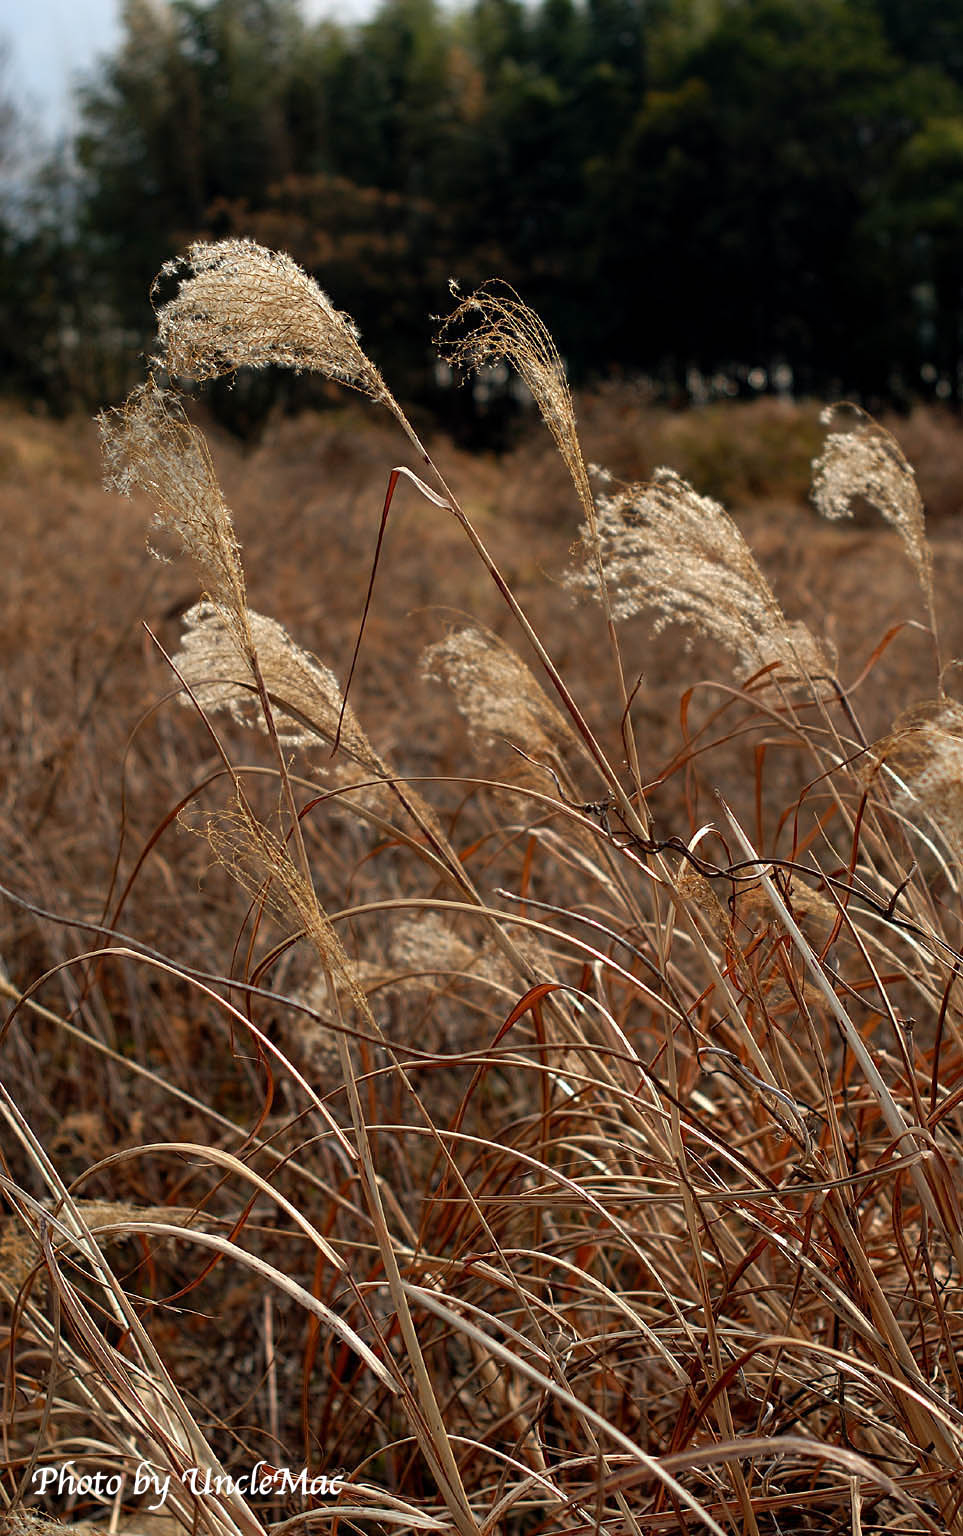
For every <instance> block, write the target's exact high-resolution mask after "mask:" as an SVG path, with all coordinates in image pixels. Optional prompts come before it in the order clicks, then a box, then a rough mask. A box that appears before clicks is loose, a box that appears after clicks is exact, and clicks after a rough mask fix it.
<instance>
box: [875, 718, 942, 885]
mask: <svg viewBox="0 0 963 1536" xmlns="http://www.w3.org/2000/svg"><path fill="white" fill-rule="evenodd" d="M872 755H873V758H874V759H875V762H876V763H877V765H879V766H880V767H883V766H885V768H887V769H889V773H888V774H887V775H886V777H887V780H888V781H889V783H890V784H892V782H893V779H894V778H895V781H896V797H895V798H896V804H897V807H898V808H899V809H900V810H901V811H903V812H905V813H906V815H907V816H908V818H909V820H910V821H911V822H916V823H918V822H919V818H920V812H921V811H922V813H923V815H924V816H926V817H928V818H929V819H930V821H931V822H932V823H933V825H934V826H935V827H936V828H937V830H938V831H939V832H940V834H941V836H942V838H943V840H944V842H945V844H946V846H947V848H948V849H949V850H950V853H951V854H952V855H953V857H954V858H955V859H957V860H963V704H960V703H958V702H957V701H956V700H955V699H947V698H944V699H939V700H935V701H934V702H932V703H929V704H921V705H918V706H917V707H916V708H915V709H912V710H909V711H908V712H907V713H906V714H905V715H903V716H901V718H900V719H899V720H897V721H896V723H895V725H894V727H893V729H892V731H891V732H890V734H889V735H888V736H887V737H885V738H884V740H882V741H880V742H878V743H877V744H876V746H875V747H874V749H873V754H872Z"/></svg>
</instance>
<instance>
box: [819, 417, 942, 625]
mask: <svg viewBox="0 0 963 1536" xmlns="http://www.w3.org/2000/svg"><path fill="white" fill-rule="evenodd" d="M843 411H845V412H846V413H847V414H848V415H850V416H851V417H852V419H853V425H852V427H851V428H850V430H849V431H846V432H831V433H830V434H829V436H828V437H827V439H826V444H825V447H824V448H823V451H822V454H821V455H820V457H819V458H818V459H816V460H815V461H814V463H813V488H812V499H813V503H814V505H815V507H816V509H817V510H818V511H819V512H821V513H822V515H823V517H828V518H840V517H851V516H852V513H853V505H854V503H855V502H856V501H858V500H859V499H860V498H862V499H863V500H864V501H868V502H869V504H870V505H871V506H873V507H875V508H876V510H877V511H878V512H879V513H880V515H881V516H882V517H884V518H885V519H886V521H887V522H888V523H891V524H892V525H893V527H894V528H895V529H896V531H897V533H898V534H899V536H900V538H901V539H902V540H903V544H904V545H905V547H906V553H907V555H908V557H909V560H910V563H911V564H912V566H913V569H914V570H915V571H916V574H917V577H918V579H919V583H920V586H921V587H922V589H923V594H924V596H925V598H926V601H927V605H928V606H929V608H930V610H931V611H932V607H933V560H932V555H931V552H930V547H929V543H928V542H927V538H926V522H925V518H924V514H923V501H922V498H921V496H920V493H919V487H918V485H917V483H916V475H915V473H914V471H913V467H912V465H911V464H909V463H908V462H907V459H906V456H905V454H904V453H903V450H902V448H901V447H900V445H899V443H898V442H897V441H896V439H895V437H893V436H892V434H891V433H889V432H887V431H886V429H885V428H884V427H881V426H880V425H879V423H878V422H876V421H874V420H873V418H872V417H871V416H868V415H867V414H866V412H865V411H863V410H861V409H860V408H859V406H855V405H847V406H830V407H828V408H827V409H826V410H825V411H824V412H823V414H822V421H823V422H824V424H825V425H827V426H828V425H830V424H831V423H832V422H834V421H835V420H836V418H837V416H839V415H840V413H841V412H843Z"/></svg>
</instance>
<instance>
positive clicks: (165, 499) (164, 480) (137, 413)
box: [99, 379, 251, 655]
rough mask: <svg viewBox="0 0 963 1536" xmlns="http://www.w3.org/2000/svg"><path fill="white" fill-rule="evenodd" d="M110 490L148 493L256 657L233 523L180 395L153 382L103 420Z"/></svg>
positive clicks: (161, 524) (233, 629) (160, 518)
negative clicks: (248, 621) (248, 623)
mask: <svg viewBox="0 0 963 1536" xmlns="http://www.w3.org/2000/svg"><path fill="white" fill-rule="evenodd" d="M99 424H100V435H101V443H102V447H103V456H104V466H105V485H106V486H107V488H108V489H109V490H115V491H119V492H120V494H121V495H124V496H129V495H130V493H131V491H133V490H134V489H139V490H142V491H145V492H146V493H147V495H148V496H149V497H150V498H151V500H152V501H153V503H154V506H155V513H154V520H155V522H156V524H157V525H158V527H162V528H167V529H169V530H170V531H171V532H172V533H175V534H176V535H177V536H178V537H179V539H180V540H181V543H182V544H183V546H184V548H185V550H186V551H187V553H188V554H189V555H191V556H192V558H193V559H194V561H195V562H196V564H197V566H198V569H199V571H200V575H201V580H202V582H203V584H204V587H205V588H206V590H207V592H208V593H209V595H210V598H211V600H212V602H213V603H214V605H215V606H216V608H217V610H218V612H219V613H220V614H221V616H222V618H223V620H224V622H225V624H226V625H227V626H229V628H230V629H231V632H232V633H233V634H234V635H235V636H236V638H237V641H238V643H239V644H240V645H241V647H242V650H243V651H244V653H245V654H248V655H249V654H250V644H251V640H250V631H249V629H248V625H247V598H246V593H245V586H244V572H243V569H242V567H241V553H240V548H239V546H238V542H237V539H236V538H235V535H234V525H233V522H232V520H231V514H230V511H229V510H228V508H227V506H226V504H225V502H224V498H223V496H222V494H221V488H220V486H219V485H218V483H217V476H216V475H215V473H214V466H213V464H212V463H211V456H210V454H209V452H208V449H207V444H206V442H205V441H204V437H203V435H202V433H200V432H198V431H197V429H196V428H195V427H192V426H191V424H190V422H189V421H188V419H187V417H186V415H185V414H184V408H183V406H182V405H181V403H180V401H179V400H178V398H177V396H176V395H174V394H172V393H171V392H170V391H169V390H164V389H161V388H160V387H159V386H158V385H157V384H156V383H155V381H154V380H153V379H150V380H148V382H147V383H146V384H141V385H140V386H139V387H138V388H137V389H135V390H134V391H133V392H132V393H131V394H130V395H129V396H128V398H127V400H126V401H125V403H124V404H123V405H122V406H120V407H119V408H118V409H117V410H113V411H105V412H104V413H103V414H102V415H101V417H100V422H99Z"/></svg>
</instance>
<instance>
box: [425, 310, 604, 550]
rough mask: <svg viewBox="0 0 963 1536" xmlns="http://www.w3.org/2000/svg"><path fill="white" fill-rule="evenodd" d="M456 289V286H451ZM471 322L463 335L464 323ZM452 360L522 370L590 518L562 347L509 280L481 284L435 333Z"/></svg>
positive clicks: (466, 364)
mask: <svg viewBox="0 0 963 1536" xmlns="http://www.w3.org/2000/svg"><path fill="white" fill-rule="evenodd" d="M452 292H453V293H456V294H457V288H456V287H455V285H454V284H453V285H452ZM466 326H467V327H470V329H467V330H465V332H464V334H459V331H460V330H461V328H462V327H466ZM437 344H438V346H439V348H440V350H441V351H442V352H443V353H444V355H445V356H446V357H447V358H448V360H449V361H450V362H451V363H454V364H455V365H456V366H459V367H465V368H474V369H478V368H483V367H485V366H486V364H495V363H499V362H502V361H504V362H506V363H508V364H510V365H511V367H513V368H514V369H515V370H516V371H517V372H518V373H520V374H521V376H522V378H523V379H524V381H525V383H526V384H527V385H528V388H529V390H530V391H531V393H532V397H533V398H534V400H535V404H536V405H537V406H538V409H539V411H540V412H541V416H542V420H543V421H544V423H545V425H546V426H547V427H548V430H549V432H550V433H551V434H552V437H553V438H554V440H555V445H556V447H557V448H558V451H559V453H560V454H561V455H562V458H563V459H564V461H565V464H566V467H567V468H568V471H569V474H570V475H571V476H572V480H573V482H574V484H575V489H576V491H577V493H578V498H579V501H580V502H581V504H582V509H583V511H584V513H585V516H586V518H587V519H588V521H589V522H590V523H591V522H592V520H593V518H594V515H595V505H594V502H593V500H592V491H591V488H590V486H589V480H588V474H587V473H586V469H585V461H584V459H583V458H582V449H581V446H580V444H579V440H578V433H577V431H576V428H575V408H574V406H573V404H572V395H571V391H570V390H569V387H568V381H567V379H566V377H565V368H564V365H563V363H562V359H561V358H560V357H559V354H558V348H557V347H556V345H555V343H554V341H553V340H552V337H551V334H550V332H549V331H548V329H547V327H546V326H545V324H544V322H543V321H542V320H541V319H540V318H539V317H538V315H536V313H535V311H534V310H532V309H529V307H528V305H527V304H524V303H523V302H522V300H521V299H520V298H519V296H518V294H517V293H516V292H515V290H514V288H512V287H511V285H510V284H508V283H502V282H488V283H483V284H482V286H481V287H480V288H478V289H477V290H476V291H475V292H474V293H472V294H470V295H469V296H468V297H467V298H464V299H462V300H461V301H460V303H459V304H458V305H457V307H456V308H455V309H454V310H453V311H452V313H451V314H450V315H449V316H448V318H447V319H446V320H445V322H444V324H443V325H442V328H441V330H440V332H439V333H438V337H437Z"/></svg>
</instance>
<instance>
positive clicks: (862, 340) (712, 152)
mask: <svg viewBox="0 0 963 1536" xmlns="http://www.w3.org/2000/svg"><path fill="white" fill-rule="evenodd" d="M80 106H81V123H82V126H81V131H80V133H79V135H78V138H77V143H76V146H75V148H76V160H77V165H78V167H79V180H76V181H75V185H74V190H73V192H72V194H71V196H70V197H69V198H68V203H69V207H70V210H71V211H70V214H69V216H68V217H66V218H65V220H64V221H63V223H62V227H61V229H60V233H59V236H58V241H59V246H58V250H59V255H58V256H57V258H56V262H55V261H54V256H53V251H52V248H50V253H49V255H48V256H47V257H45V256H44V255H43V251H44V250H45V249H47V248H48V247H47V246H45V245H44V242H43V241H42V240H41V241H40V242H39V243H38V242H37V241H36V240H34V244H33V245H32V246H31V247H30V251H29V252H28V253H25V254H28V255H29V259H30V260H32V261H34V262H35V263H37V262H39V263H41V264H42V263H43V261H45V260H49V262H50V266H49V268H48V270H47V271H46V272H45V274H44V277H43V282H42V283H41V285H40V289H41V290H43V289H44V287H46V291H47V292H48V293H49V292H52V291H57V292H60V293H61V298H62V296H63V295H62V289H63V284H64V283H65V282H66V279H65V278H64V276H63V274H64V272H72V273H73V274H74V277H73V279H71V280H72V281H74V282H76V283H80V282H81V279H82V284H83V286H84V290H85V292H86V293H87V294H88V295H93V297H94V300H95V304H94V306H93V309H92V312H94V311H95V312H96V314H97V315H99V316H100V317H101V318H103V317H104V316H105V315H106V316H110V317H112V324H113V325H114V328H115V331H118V332H119V331H120V330H123V331H124V332H125V333H129V334H134V333H137V332H139V333H141V334H143V335H144V336H145V337H146V336H147V334H148V333H149V329H150V309H149V305H148V302H147V295H148V288H149V283H150V280H151V277H152V275H153V274H154V272H155V271H156V270H157V269H158V268H159V267H160V265H161V264H162V263H163V261H164V260H165V259H167V258H168V257H169V256H170V255H171V254H172V253H173V252H175V251H176V250H178V249H180V248H182V247H183V245H184V244H185V243H186V242H187V241H188V240H189V239H191V238H194V237H196V236H198V235H204V236H218V235H223V234H228V233H242V234H251V235H253V236H255V237H256V238H259V239H263V240H265V241H268V242H269V243H271V244H275V245H279V246H282V247H285V248H288V249H290V250H291V251H292V252H293V253H294V254H295V255H296V256H297V257H298V259H299V260H301V261H302V262H304V263H305V264H306V265H307V266H308V267H309V268H310V269H311V270H312V271H313V272H314V273H315V275H316V276H317V277H318V278H319V280H320V281H321V283H322V285H323V286H325V287H327V288H329V289H330V290H331V291H332V292H333V294H334V297H335V299H336V301H337V303H338V304H339V306H341V307H344V308H346V309H348V310H350V311H351V312H352V313H354V314H355V315H356V317H357V319H358V320H359V322H360V324H361V326H362V328H363V329H364V331H365V333H366V337H367V340H368V342H369V344H370V345H371V347H372V348H373V350H374V352H375V354H376V355H377V356H378V357H379V360H380V361H381V362H382V363H383V365H384V366H385V368H387V369H389V370H391V372H392V377H393V379H394V380H395V381H396V382H397V383H398V386H399V388H401V389H403V390H405V389H407V390H408V391H409V392H410V393H411V394H412V395H419V394H422V395H424V394H426V392H427V393H430V388H431V384H430V381H431V378H432V362H431V352H430V346H429V338H430V331H431V323H430V320H429V318H428V317H429V316H430V315H431V314H433V313H434V314H437V313H438V312H439V311H441V310H443V309H444V308H445V307H446V304H447V279H448V277H449V276H455V277H457V278H459V279H460V280H461V281H462V282H463V283H464V284H470V283H473V282H475V281H478V280H480V279H482V278H484V277H487V276H490V275H499V276H502V277H505V278H506V279H508V280H509V281H510V282H512V283H513V284H514V285H515V286H516V287H517V288H518V289H519V290H520V291H521V292H522V293H523V294H524V296H525V298H526V299H527V300H528V301H529V302H530V303H531V304H533V305H534V306H535V307H536V308H538V309H539V310H540V311H541V312H542V313H543V315H544V316H545V318H546V320H547V321H548V323H549V324H550V326H551V327H552V329H553V330H554V332H555V334H556V335H557V337H558V340H559V344H560V346H561V348H562V350H563V352H564V354H565V357H566V360H567V363H568V364H569V367H570V369H571V371H572V372H573V373H574V374H575V375H576V376H577V377H579V376H587V375H590V374H592V373H604V372H606V371H609V370H611V369H613V368H618V369H622V370H629V371H639V372H644V373H648V374H651V375H654V376H657V377H661V378H664V379H665V381H666V382H667V384H670V385H672V386H678V385H680V384H683V383H684V381H685V379H686V377H687V375H688V374H689V372H690V370H691V369H693V368H696V369H699V370H701V371H702V372H703V373H709V374H711V373H713V372H715V371H718V370H724V371H727V372H728V373H729V375H730V376H738V375H740V373H741V374H746V373H747V372H748V370H749V369H750V368H754V369H756V370H758V369H760V368H761V369H764V370H765V369H769V370H771V369H773V368H774V367H775V366H776V365H777V364H781V365H783V366H786V365H788V366H789V367H790V368H791V369H792V371H793V375H794V377H795V380H796V382H797V385H798V386H800V387H803V388H806V389H812V390H816V391H821V390H827V389H830V388H832V389H845V390H847V391H850V392H855V393H861V394H862V395H864V396H866V397H873V396H883V395H889V396H890V397H892V396H893V395H896V396H898V397H900V398H905V397H908V396H910V395H912V394H913V393H914V392H915V391H917V390H919V389H921V388H926V387H929V384H933V383H934V381H936V383H937V384H938V385H939V387H940V389H941V390H942V392H943V393H946V391H947V390H949V392H950V393H951V394H953V395H954V396H956V395H957V394H958V392H959V388H960V376H961V368H963V352H961V348H963V338H961V330H963V320H961V300H960V282H961V271H963V196H961V193H960V186H961V178H963V8H961V7H960V6H959V4H957V3H956V0H807V3H806V4H805V5H801V4H799V0H531V3H525V0H469V3H468V4H466V5H463V6H462V7H461V8H460V9H454V10H453V9H451V8H449V7H447V6H443V5H441V4H439V3H437V0H381V4H380V6H379V8H378V9H377V10H376V11H375V12H374V14H373V15H372V16H371V17H370V19H369V20H367V21H365V22H363V23H361V24H357V25H350V26H349V25H340V24H337V23H335V22H333V21H325V22H316V21H309V20H308V19H307V18H306V16H305V14H304V12H303V11H302V10H301V8H300V5H299V3H298V0H126V3H125V6H124V12H123V39H122V42H121V45H120V47H119V49H118V50H117V52H116V54H115V56H114V57H113V58H112V59H110V60H109V61H108V62H107V64H106V65H105V66H104V68H103V69H102V71H101V72H100V74H99V75H98V76H97V77H95V78H94V79H92V80H91V81H90V82H89V83H88V85H87V87H86V88H85V90H84V91H83V93H82V97H81V103H80ZM35 233H36V232H35ZM64 242H66V244H67V245H69V247H70V258H69V260H67V259H66V258H65V256H64V249H63V247H64ZM54 244H55V245H57V242H54ZM68 286H69V285H68ZM58 303H60V299H57V300H56V301H55V302H53V303H52V309H56V306H57V304H58ZM412 360H414V361H412ZM927 381H929V384H928V383H927Z"/></svg>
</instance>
